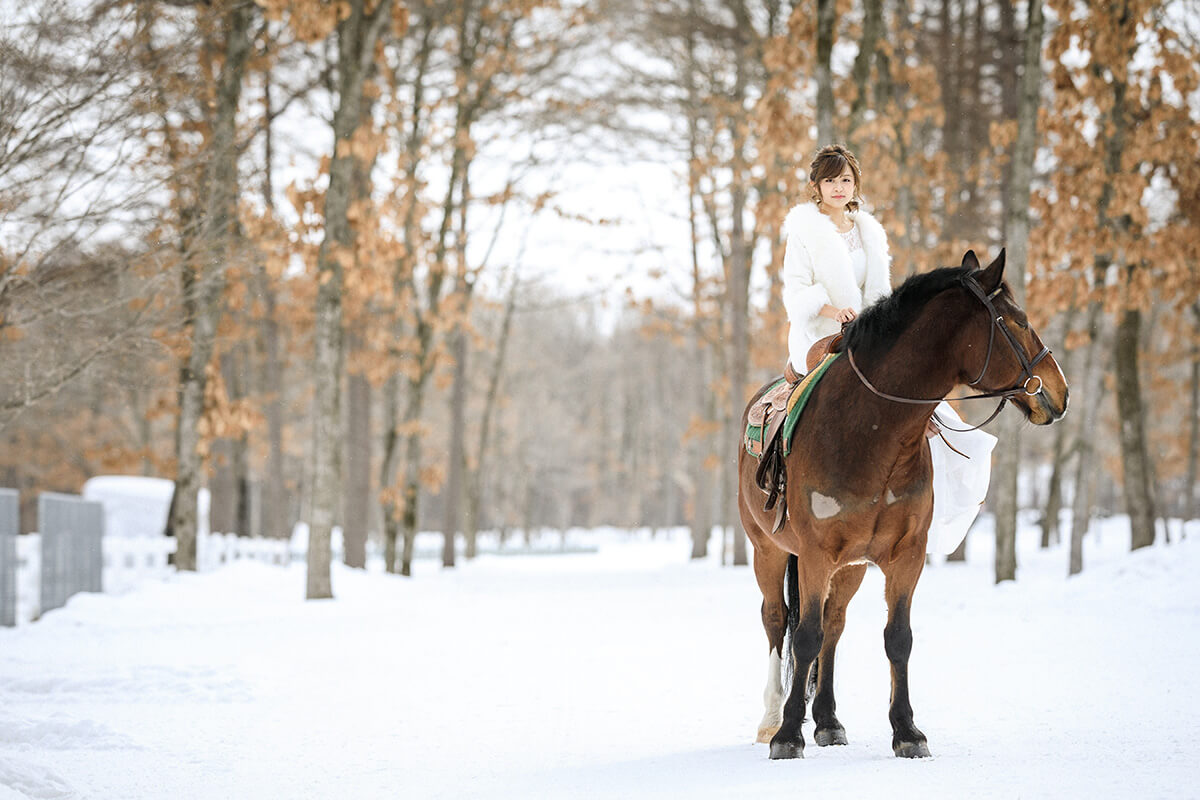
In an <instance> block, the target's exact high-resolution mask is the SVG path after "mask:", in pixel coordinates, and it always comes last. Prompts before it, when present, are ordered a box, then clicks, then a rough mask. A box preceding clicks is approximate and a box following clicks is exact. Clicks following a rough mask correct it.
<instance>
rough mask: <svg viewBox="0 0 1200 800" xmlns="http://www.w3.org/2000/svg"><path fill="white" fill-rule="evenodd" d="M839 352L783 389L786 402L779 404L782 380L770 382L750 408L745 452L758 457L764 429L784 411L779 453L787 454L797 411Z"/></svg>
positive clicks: (796, 418)
mask: <svg viewBox="0 0 1200 800" xmlns="http://www.w3.org/2000/svg"><path fill="white" fill-rule="evenodd" d="M840 355H841V353H830V354H829V355H827V356H825V358H823V359H822V360H821V363H820V364H818V365H817V367H816V369H814V370H813V371H812V372H810V373H808V374H807V375H805V376H804V378H802V379H801V380H800V382H799V383H797V384H796V385H795V386H793V387H792V388H791V391H788V392H787V399H786V404H785V403H783V398H782V396H781V394H782V392H783V391H785V384H786V381H785V380H784V379H783V378H780V379H779V380H777V381H776V382H775V383H773V384H771V388H769V389H767V391H765V392H764V393H763V395H762V397H761V398H759V400H758V402H757V403H755V404H754V407H753V408H751V409H750V414H749V422H748V423H747V425H746V435H745V437H744V442H745V445H746V452H747V453H749V454H750V455H752V456H754V457H755V458H761V457H762V454H763V450H764V449H765V448H766V446H767V444H768V443H767V442H764V441H763V437H764V436H766V432H767V430H768V429H769V428H770V427H771V420H772V419H774V417H775V415H776V414H787V418H786V419H785V420H784V422H783V430H782V431H781V432H780V436H782V437H783V454H784V455H785V456H786V455H788V454H789V453H791V451H792V433H793V432H794V431H795V430H796V423H797V422H799V421H800V414H801V413H802V412H803V411H804V407H805V406H806V405H808V399H809V397H811V396H812V392H813V389H814V388H816V385H817V383H818V382H819V381H820V380H821V376H822V375H824V374H825V370H827V369H829V365H830V364H832V363H833V362H834V361H836V360H837V358H838V356H840ZM781 406H782V407H781Z"/></svg>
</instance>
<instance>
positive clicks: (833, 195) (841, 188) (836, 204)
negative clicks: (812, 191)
mask: <svg viewBox="0 0 1200 800" xmlns="http://www.w3.org/2000/svg"><path fill="white" fill-rule="evenodd" d="M817 189H818V190H819V191H820V193H821V205H822V206H823V207H824V208H826V209H831V208H838V209H844V208H845V207H846V203H849V202H850V201H851V200H853V199H854V189H855V186H854V173H853V172H852V171H851V170H850V165H849V164H847V165H846V167H845V169H843V170H842V174H841V175H838V176H837V177H836V178H822V179H821V180H819V181H817Z"/></svg>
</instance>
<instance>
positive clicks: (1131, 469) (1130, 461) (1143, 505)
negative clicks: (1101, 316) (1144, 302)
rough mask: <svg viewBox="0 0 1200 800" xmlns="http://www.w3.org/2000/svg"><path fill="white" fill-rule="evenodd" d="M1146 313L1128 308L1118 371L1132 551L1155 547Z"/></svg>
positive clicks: (1119, 330)
mask: <svg viewBox="0 0 1200 800" xmlns="http://www.w3.org/2000/svg"><path fill="white" fill-rule="evenodd" d="M1141 324H1142V312H1141V311H1139V310H1138V309H1136V308H1131V309H1126V310H1125V311H1124V312H1122V314H1121V320H1120V323H1119V324H1118V325H1117V333H1116V352H1115V371H1116V379H1117V416H1118V418H1119V420H1120V422H1119V430H1120V439H1121V465H1122V467H1123V468H1124V475H1125V479H1124V483H1123V494H1124V496H1125V510H1126V512H1127V513H1128V514H1129V525H1130V529H1131V532H1132V539H1131V542H1130V548H1131V549H1133V550H1137V549H1138V548H1141V547H1149V546H1150V545H1152V544H1154V503H1153V500H1152V498H1151V495H1150V458H1149V454H1148V453H1147V451H1146V421H1145V412H1144V409H1143V406H1142V389H1141V380H1140V377H1139V373H1138V338H1139V335H1140V333H1141Z"/></svg>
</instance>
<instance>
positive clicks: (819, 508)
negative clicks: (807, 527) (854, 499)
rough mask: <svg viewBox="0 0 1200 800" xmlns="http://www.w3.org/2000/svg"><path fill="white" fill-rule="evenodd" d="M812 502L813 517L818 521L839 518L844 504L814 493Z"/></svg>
mask: <svg viewBox="0 0 1200 800" xmlns="http://www.w3.org/2000/svg"><path fill="white" fill-rule="evenodd" d="M810 500H811V502H812V511H813V516H814V517H816V518H817V519H829V518H830V517H833V516H837V514H838V513H839V512H840V511H841V510H842V504H841V503H839V502H838V501H837V500H834V499H833V498H832V497H826V496H825V495H823V494H821V493H820V492H813V493H812V497H811V498H810Z"/></svg>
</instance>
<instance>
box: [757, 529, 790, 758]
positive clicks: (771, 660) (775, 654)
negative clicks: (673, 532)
mask: <svg viewBox="0 0 1200 800" xmlns="http://www.w3.org/2000/svg"><path fill="white" fill-rule="evenodd" d="M786 568H787V553H786V552H784V551H783V550H780V549H779V548H778V547H775V546H774V545H772V544H770V543H769V542H767V541H765V539H764V540H759V543H757V544H756V545H755V547H754V577H755V578H757V579H758V588H759V590H760V591H761V592H762V596H763V602H762V623H763V629H764V630H765V631H766V632H767V648H768V654H767V687H766V689H764V690H763V705H764V706H765V707H766V710H765V711H764V712H763V718H762V722H760V723H759V724H758V736H757V738H756V740H755V741H759V742H769V741H771V737H772V736H774V735H775V732H776V731H778V730H779V725H780V723H781V722H782V721H783V679H782V675H781V670H782V667H783V637H784V631H785V629H786V628H787V608H786V606H785V605H784V600H783V574H784V570H785V569H786Z"/></svg>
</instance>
